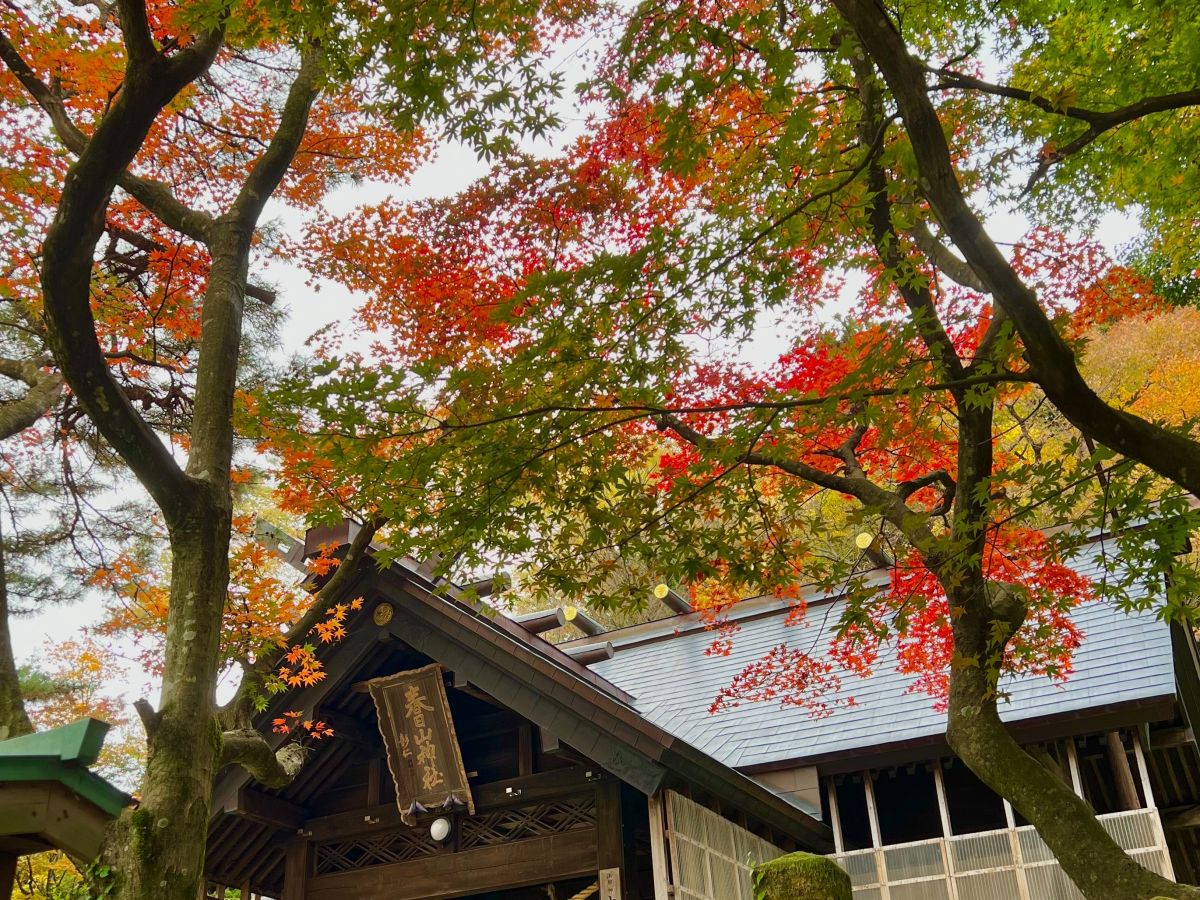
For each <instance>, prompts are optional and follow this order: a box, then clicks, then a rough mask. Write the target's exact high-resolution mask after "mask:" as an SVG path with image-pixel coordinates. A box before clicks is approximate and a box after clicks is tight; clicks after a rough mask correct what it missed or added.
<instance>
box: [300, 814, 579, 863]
mask: <svg viewBox="0 0 1200 900" xmlns="http://www.w3.org/2000/svg"><path fill="white" fill-rule="evenodd" d="M595 827H596V800H595V798H594V797H591V796H585V797H566V798H563V799H560V800H549V801H546V802H543V803H536V804H530V805H528V806H516V807H511V808H508V809H497V810H493V811H492V812H487V813H483V814H482V815H477V816H468V817H465V818H463V820H462V825H461V826H460V829H459V836H458V842H457V847H456V848H455V847H452V846H448V845H445V844H439V843H437V842H436V841H434V840H433V838H431V837H430V836H429V829H428V828H427V827H424V826H418V827H415V828H398V829H395V830H391V831H386V832H382V833H380V834H369V835H357V836H355V837H350V838H344V839H340V840H331V841H323V842H322V843H319V844H317V845H316V848H315V853H314V857H315V859H314V867H315V870H316V874H317V875H332V874H334V873H336V872H349V871H353V870H355V869H363V868H368V867H370V866H386V865H391V864H392V863H399V862H406V861H408V860H411V859H419V858H421V857H423V856H430V855H432V854H434V853H449V852H453V850H454V849H458V850H470V849H472V848H474V847H490V846H495V845H497V844H511V843H513V842H514V841H520V840H525V839H526V838H535V837H543V836H545V835H550V834H562V833H564V832H567V831H576V830H578V829H581V828H595Z"/></svg>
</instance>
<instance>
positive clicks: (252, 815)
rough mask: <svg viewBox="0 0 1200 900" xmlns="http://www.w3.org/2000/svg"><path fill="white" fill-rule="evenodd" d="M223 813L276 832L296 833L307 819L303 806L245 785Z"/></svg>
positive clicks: (239, 789)
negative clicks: (232, 803) (233, 803)
mask: <svg viewBox="0 0 1200 900" xmlns="http://www.w3.org/2000/svg"><path fill="white" fill-rule="evenodd" d="M225 812H227V813H233V814H234V815H238V816H242V817H244V818H247V819H249V820H250V821H251V822H257V823H258V824H260V825H266V826H267V827H268V828H274V829H276V830H277V831H296V830H297V829H298V828H300V826H301V825H303V824H304V820H305V819H307V818H308V810H306V809H305V808H304V807H303V806H300V805H298V804H296V803H292V802H291V801H290V800H284V799H283V798H282V797H273V796H271V795H270V794H264V793H263V792H262V791H258V790H255V789H254V788H252V787H248V786H245V785H243V786H242V787H240V788H238V792H237V803H236V805H233V806H232V807H230V806H226V807H225Z"/></svg>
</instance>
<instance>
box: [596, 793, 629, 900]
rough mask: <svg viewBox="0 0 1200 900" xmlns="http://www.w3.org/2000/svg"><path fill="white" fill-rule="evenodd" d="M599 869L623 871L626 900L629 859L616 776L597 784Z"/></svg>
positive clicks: (621, 872)
mask: <svg viewBox="0 0 1200 900" xmlns="http://www.w3.org/2000/svg"><path fill="white" fill-rule="evenodd" d="M596 868H597V869H616V870H617V871H618V872H619V873H620V882H621V894H620V897H619V900H625V898H626V897H627V896H628V890H629V887H628V886H629V873H628V871H627V866H626V860H625V837H624V827H623V817H622V813H621V782H619V781H617V780H616V779H615V778H605V779H604V780H603V781H601V782H600V783H599V784H598V785H597V787H596Z"/></svg>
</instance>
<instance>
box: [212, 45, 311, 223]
mask: <svg viewBox="0 0 1200 900" xmlns="http://www.w3.org/2000/svg"><path fill="white" fill-rule="evenodd" d="M321 64H322V56H321V53H320V51H319V50H317V49H316V48H311V47H310V48H307V49H305V50H304V51H303V52H302V54H301V57H300V71H299V72H298V73H297V75H296V79H295V80H294V81H293V82H292V86H291V88H290V89H289V90H288V96H287V101H286V102H285V103H284V106H283V112H282V113H281V114H280V117H279V127H278V128H277V129H276V131H275V135H274V137H272V138H271V143H270V144H269V145H268V146H267V149H266V150H264V151H263V153H262V155H261V156H260V157H259V158H258V160H257V161H256V162H255V163H254V168H252V169H251V170H250V174H249V176H247V178H246V182H245V184H243V185H242V189H241V190H240V191H239V192H238V195H237V199H235V200H234V202H233V207H232V209H231V210H230V214H231V217H232V218H233V219H234V220H235V221H237V222H238V223H239V224H241V225H242V226H244V227H251V228H252V227H253V226H254V224H255V223H257V222H258V217H259V215H261V214H262V210H263V207H264V206H265V205H266V202H267V200H268V199H270V197H271V194H273V193H274V192H275V188H277V187H278V186H279V182H280V181H282V180H283V176H284V175H285V174H286V173H287V170H288V167H289V166H290V165H291V164H292V159H293V158H294V157H295V156H296V151H297V150H299V149H300V142H301V141H302V140H303V139H304V133H305V131H306V130H307V127H308V113H309V110H310V109H311V108H312V104H313V101H314V100H315V99H316V97H317V94H318V93H319V92H320V88H319V86H318V84H317V81H318V78H319V77H320V74H321Z"/></svg>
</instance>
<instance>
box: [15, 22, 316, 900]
mask: <svg viewBox="0 0 1200 900" xmlns="http://www.w3.org/2000/svg"><path fill="white" fill-rule="evenodd" d="M115 7H116V10H117V13H118V15H119V17H120V24H121V31H122V35H123V38H124V42H125V50H126V54H127V64H126V70H125V77H124V80H123V83H122V87H121V90H120V91H119V92H118V93H117V94H116V95H115V98H114V100H113V102H112V103H111V105H110V106H109V107H108V109H107V110H106V112H105V113H104V115H103V116H102V118H101V119H100V120H99V121H98V122H97V123H96V125H95V128H94V129H93V130H92V132H91V135H90V136H86V135H85V134H84V133H83V132H82V131H81V130H80V129H79V128H77V127H76V125H75V124H74V123H73V122H72V121H71V119H70V116H69V113H68V110H67V109H66V108H65V106H64V105H63V102H62V99H61V97H60V96H59V95H58V94H56V93H55V92H54V91H52V90H51V89H50V88H49V87H48V86H47V85H46V84H44V83H42V82H41V81H39V80H38V78H37V77H36V75H35V74H34V73H33V71H32V70H31V69H30V68H29V66H28V65H27V64H25V62H24V60H23V59H22V58H21V57H20V56H19V54H18V53H17V51H16V50H15V49H14V47H13V45H12V44H11V42H9V41H8V40H7V39H6V38H5V37H4V36H3V35H0V57H2V58H3V61H4V62H5V64H6V65H7V66H8V68H9V69H10V70H11V71H12V72H13V73H14V74H15V75H16V76H17V78H18V79H19V80H20V81H21V82H22V84H23V85H24V86H25V88H26V89H27V90H28V92H29V93H30V94H31V96H32V97H33V98H34V99H35V100H36V101H37V102H38V104H39V105H40V106H41V107H42V108H43V109H44V110H45V112H46V113H47V114H48V115H49V117H50V119H51V121H52V123H53V124H54V127H55V130H56V132H57V133H58V135H59V137H60V139H61V140H62V141H63V143H64V144H65V145H66V146H67V147H68V148H69V149H70V150H71V151H72V152H74V153H75V155H76V160H75V162H74V163H73V165H72V166H71V167H70V169H69V171H68V174H67V177H66V180H65V182H64V185H63V192H62V198H61V201H60V203H59V207H58V209H57V211H56V215H55V217H54V220H53V222H52V224H51V226H50V228H49V230H48V232H47V235H46V240H45V243H44V256H43V271H42V292H43V299H44V308H45V317H46V325H47V334H48V339H49V343H50V346H51V348H52V350H53V351H54V355H55V358H56V360H57V362H58V364H59V367H60V369H61V371H62V374H63V377H64V378H65V380H66V382H67V384H69V385H70V387H71V389H72V391H73V392H74V394H75V396H76V397H77V398H78V401H79V403H80V405H81V406H82V407H83V409H84V410H85V412H86V413H87V414H88V416H89V418H91V419H92V421H93V422H94V423H95V425H96V427H97V429H98V430H99V432H100V433H101V434H102V435H103V436H104V438H105V440H107V441H108V443H109V444H110V445H111V446H112V447H113V449H114V450H115V451H116V452H117V453H119V454H120V456H121V457H122V459H123V460H124V461H125V463H126V464H127V465H128V466H129V467H130V469H131V470H132V471H133V473H134V474H135V475H136V477H137V478H138V480H139V481H140V482H141V483H142V485H143V486H144V487H145V488H146V490H147V491H148V492H149V493H150V495H151V497H152V498H153V499H154V501H155V502H156V504H157V505H158V507H159V508H160V509H161V511H162V514H163V519H164V521H165V522H166V525H167V530H168V536H169V541H170V548H171V559H172V566H171V591H170V611H169V614H168V620H167V634H166V646H165V658H164V672H163V687H162V694H161V699H160V704H159V709H158V711H157V712H154V711H151V710H149V708H148V705H147V706H146V707H145V708H141V707H140V708H139V712H141V713H142V718H143V722H144V723H145V725H146V731H147V742H148V756H147V766H146V774H145V776H144V780H143V783H142V786H141V791H140V793H141V800H140V804H139V806H138V808H137V809H136V810H132V811H126V813H125V814H124V815H122V816H121V817H120V818H119V819H118V820H117V821H116V822H115V823H114V825H113V826H112V828H111V830H110V833H109V835H108V837H107V839H106V842H105V847H104V850H103V852H102V860H103V862H104V863H106V866H104V867H102V868H101V869H99V870H97V871H99V872H104V873H105V874H104V875H103V878H104V879H105V880H106V883H104V884H103V885H97V889H98V891H100V892H103V893H105V895H106V896H110V897H112V898H114V900H135V898H136V900H150V898H154V900H195V898H196V896H197V893H198V891H199V888H200V884H201V877H202V866H203V860H204V847H205V838H206V835H207V829H208V818H209V803H210V800H211V794H212V786H213V779H214V775H215V774H216V772H217V770H218V769H219V768H220V767H221V766H223V765H226V764H229V763H235V762H236V763H240V764H242V765H244V766H246V767H247V768H248V769H250V770H251V772H252V774H254V775H255V776H256V777H258V778H260V780H263V781H266V782H268V783H273V784H280V783H282V782H285V781H286V779H287V778H289V777H290V776H291V775H292V774H294V772H295V771H296V769H297V768H298V760H297V759H296V758H295V754H290V753H283V754H281V755H279V756H276V755H275V754H274V753H273V752H271V751H270V748H269V746H268V745H267V744H266V743H265V742H264V741H262V740H261V739H258V740H256V741H251V740H249V739H248V736H247V735H246V734H245V733H244V732H239V733H238V734H237V739H236V740H231V741H230V742H229V747H226V746H225V741H224V740H223V733H222V731H221V728H220V717H219V715H218V710H217V709H216V704H215V689H216V681H217V677H218V675H219V672H218V664H219V645H220V637H221V626H222V614H223V610H224V606H225V603H226V601H227V598H228V586H229V562H228V553H229V544H230V536H231V523H232V494H231V485H230V465H231V461H232V454H233V421H232V419H233V395H234V389H235V385H236V376H237V367H238V355H239V347H240V343H241V337H242V309H243V303H244V300H245V293H246V273H247V268H248V260H249V253H250V246H251V238H252V235H253V232H254V228H255V226H256V224H257V222H258V218H259V216H260V215H261V213H262V210H263V207H264V205H265V203H266V201H267V200H268V198H270V196H271V195H272V193H273V192H274V191H275V189H276V187H277V186H278V184H279V181H280V180H281V179H282V177H283V175H284V173H285V172H286V171H287V169H288V167H289V166H290V164H291V160H292V158H293V157H294V155H295V153H296V151H297V149H298V147H299V144H300V140H301V138H302V137H303V135H304V133H305V130H306V128H307V124H308V114H309V110H310V107H311V104H312V101H313V99H314V98H315V96H316V94H317V91H318V81H319V78H318V75H319V70H320V62H321V60H320V56H319V54H318V53H317V52H316V51H313V50H307V51H305V52H303V53H302V54H301V65H300V69H299V72H298V74H297V76H296V78H295V80H294V81H293V83H292V86H291V88H290V90H289V93H288V96H287V100H286V103H285V105H284V109H283V110H282V112H281V114H280V119H279V125H278V128H277V130H276V133H275V135H274V136H273V137H272V139H271V140H270V142H269V143H268V144H267V147H266V149H265V151H264V152H263V153H262V155H261V156H260V157H259V158H258V160H257V161H256V162H255V164H254V165H253V166H252V168H251V170H250V172H249V175H248V176H247V178H246V180H245V182H244V183H243V184H242V186H241V189H240V190H239V192H238V194H237V197H236V198H235V200H234V201H233V203H232V205H231V206H230V208H229V209H228V210H227V211H226V212H225V213H223V214H222V215H220V216H215V217H214V216H210V215H208V214H206V213H202V212H199V211H196V210H191V209H188V208H187V207H186V206H184V205H183V204H182V203H181V202H180V201H179V200H178V199H176V198H175V197H174V196H173V194H172V193H171V191H170V189H169V187H167V186H166V185H163V184H159V183H156V182H151V181H148V180H145V179H141V178H137V177H134V176H131V175H130V174H129V173H128V172H127V171H126V167H127V166H128V165H129V164H130V162H131V161H132V160H133V158H134V156H135V155H136V154H137V152H138V149H139V148H140V146H141V145H142V143H143V141H144V140H145V138H146V135H147V134H148V133H149V130H150V128H151V127H152V125H153V123H154V122H155V120H156V118H157V117H158V116H159V115H160V114H161V113H162V111H163V109H164V108H165V107H166V106H167V104H169V103H170V102H171V101H172V100H173V99H174V98H175V97H176V96H178V94H179V93H180V91H182V90H184V89H185V88H186V87H187V86H188V85H189V84H191V83H192V82H193V81H195V80H196V79H197V78H199V77H200V76H201V75H202V74H203V73H204V72H206V71H207V70H208V68H209V67H210V66H211V64H212V62H213V60H214V58H215V56H216V53H217V51H218V50H219V48H220V47H221V46H222V44H223V42H224V26H223V25H218V26H217V27H216V28H215V29H214V30H212V31H211V32H209V33H208V34H206V35H203V36H201V37H199V38H198V39H197V40H195V41H193V42H191V43H190V44H188V45H187V46H186V47H185V48H184V49H182V50H178V51H176V50H175V49H174V48H162V49H160V48H158V47H156V46H155V43H154V41H153V38H152V36H151V34H150V30H149V27H148V25H147V21H146V10H145V7H144V5H143V4H142V3H141V2H139V0H117V2H116V3H115ZM118 183H120V184H121V186H122V187H124V188H125V189H126V190H128V191H129V192H130V193H131V194H133V195H134V196H135V197H136V198H137V199H138V200H139V201H141V202H142V203H143V204H144V205H145V206H147V207H148V208H149V209H150V211H151V212H153V213H154V214H155V215H157V216H158V217H159V218H160V219H162V221H163V222H164V223H166V224H167V225H168V226H170V227H172V228H175V229H176V230H178V231H180V232H181V233H183V234H185V235H187V236H189V237H191V238H192V239H194V240H196V241H198V242H200V243H202V244H204V245H205V246H206V247H207V248H208V250H209V254H210V258H211V260H212V262H211V266H210V270H209V278H208V285H207V288H206V292H205V296H204V301H203V309H202V311H201V336H200V354H199V362H198V368H197V376H196V390H195V396H194V398H193V399H194V412H193V418H192V429H191V435H190V437H191V440H190V445H189V453H188V462H187V466H186V468H182V467H180V465H179V464H178V463H177V462H176V460H175V458H174V457H173V456H172V454H171V453H170V452H169V451H168V450H167V448H166V447H165V446H164V445H163V443H162V441H161V440H160V439H159V437H158V435H156V434H155V433H154V431H153V430H152V429H151V428H150V426H149V425H148V424H147V423H146V421H145V420H144V419H143V418H142V417H141V416H140V415H139V414H138V412H137V411H136V410H135V409H134V408H133V406H132V405H131V404H130V402H129V400H128V398H127V397H126V395H125V394H124V393H123V392H122V390H121V388H120V386H119V385H118V384H117V383H116V381H115V380H114V379H113V377H112V375H111V373H110V372H109V369H108V366H107V364H106V362H105V360H104V358H103V355H102V353H101V349H100V347H99V344H98V342H97V338H96V329H95V321H94V318H93V315H92V310H91V305H90V302H91V296H90V288H91V278H92V268H93V257H94V253H95V248H96V245H97V242H98V241H99V239H100V236H101V234H102V232H103V229H104V221H105V213H106V210H107V207H108V203H109V199H110V196H111V194H112V191H113V189H114V187H115V186H116V185H117V184H118ZM249 737H252V735H251V736H249ZM264 751H265V752H264Z"/></svg>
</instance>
